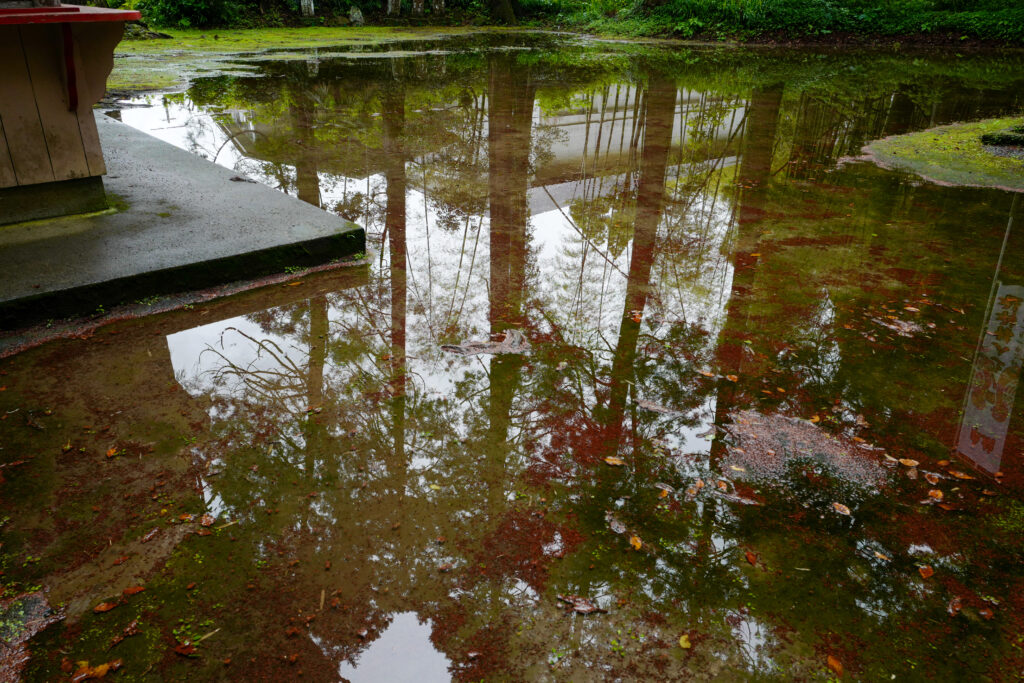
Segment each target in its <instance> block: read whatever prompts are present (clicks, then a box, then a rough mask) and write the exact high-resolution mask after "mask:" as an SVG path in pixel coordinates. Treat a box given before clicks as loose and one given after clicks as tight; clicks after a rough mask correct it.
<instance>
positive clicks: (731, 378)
mask: <svg viewBox="0 0 1024 683" xmlns="http://www.w3.org/2000/svg"><path fill="white" fill-rule="evenodd" d="M725 378H726V379H727V380H729V381H730V382H739V381H740V378H739V377H737V376H736V375H726V376H725Z"/></svg>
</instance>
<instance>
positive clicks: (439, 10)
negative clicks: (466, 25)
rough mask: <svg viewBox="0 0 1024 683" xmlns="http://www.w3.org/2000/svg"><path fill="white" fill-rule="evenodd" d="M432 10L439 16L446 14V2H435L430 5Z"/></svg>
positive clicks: (439, 0)
mask: <svg viewBox="0 0 1024 683" xmlns="http://www.w3.org/2000/svg"><path fill="white" fill-rule="evenodd" d="M430 9H431V10H432V11H433V13H434V14H436V15H438V16H440V15H442V14H444V0H434V1H433V2H432V3H430Z"/></svg>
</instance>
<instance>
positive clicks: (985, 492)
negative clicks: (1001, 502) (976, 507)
mask: <svg viewBox="0 0 1024 683" xmlns="http://www.w3.org/2000/svg"><path fill="white" fill-rule="evenodd" d="M981 495H983V496H997V495H999V494H997V493H996V492H995V491H991V490H989V489H982V491H981Z"/></svg>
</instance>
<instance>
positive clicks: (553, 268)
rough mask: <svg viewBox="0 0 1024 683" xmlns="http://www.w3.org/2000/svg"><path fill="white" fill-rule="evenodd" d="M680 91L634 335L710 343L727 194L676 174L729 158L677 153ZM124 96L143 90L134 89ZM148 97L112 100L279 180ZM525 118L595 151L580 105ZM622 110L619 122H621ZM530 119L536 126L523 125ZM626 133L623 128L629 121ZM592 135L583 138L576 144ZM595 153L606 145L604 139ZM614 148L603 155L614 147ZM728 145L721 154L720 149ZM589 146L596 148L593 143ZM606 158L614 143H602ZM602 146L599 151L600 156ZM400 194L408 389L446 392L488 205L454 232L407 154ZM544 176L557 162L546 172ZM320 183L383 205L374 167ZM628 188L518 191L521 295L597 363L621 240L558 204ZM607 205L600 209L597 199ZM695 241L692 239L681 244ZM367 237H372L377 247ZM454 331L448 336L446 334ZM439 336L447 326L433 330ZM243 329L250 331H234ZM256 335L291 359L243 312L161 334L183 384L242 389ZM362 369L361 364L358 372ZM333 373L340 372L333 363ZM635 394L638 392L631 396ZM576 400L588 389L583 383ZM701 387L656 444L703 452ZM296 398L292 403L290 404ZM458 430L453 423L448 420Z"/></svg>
mask: <svg viewBox="0 0 1024 683" xmlns="http://www.w3.org/2000/svg"><path fill="white" fill-rule="evenodd" d="M631 92H632V91H631V90H629V89H628V88H627V89H626V92H625V93H624V94H623V98H624V99H622V100H621V103H620V105H619V108H618V110H617V111H618V112H619V113H620V114H621V115H617V114H616V113H615V111H612V109H613V108H612V107H609V111H608V114H607V119H606V121H605V123H606V130H604V131H603V134H605V136H606V139H608V140H611V139H613V137H614V134H615V132H616V131H617V130H622V131H626V132H630V131H628V130H627V128H629V127H630V126H633V125H634V123H633V122H632V120H631V116H629V117H627V115H626V114H625V113H623V112H627V111H629V110H630V109H631V107H629V106H628V103H629V102H631V100H630V99H629V97H631V95H629V93H631ZM690 99H693V98H689V99H688V98H687V97H685V96H684V97H681V98H680V101H679V104H678V106H677V113H678V117H677V118H676V119H675V120H674V147H673V149H672V151H671V153H670V158H669V167H668V171H667V174H666V175H667V179H666V180H667V183H666V193H667V194H668V196H669V198H670V200H674V201H668V202H667V203H666V209H665V215H664V217H663V219H662V221H661V225H660V227H659V242H660V241H662V240H663V239H665V238H666V237H667V236H668V235H669V233H671V235H672V237H673V239H675V240H676V241H677V242H678V243H681V244H685V245H689V246H687V247H686V248H684V249H681V250H679V251H678V253H675V254H666V253H661V254H660V255H659V258H658V260H657V261H656V263H655V264H654V266H653V268H652V275H651V278H652V282H653V284H652V293H651V297H650V298H649V300H648V305H647V307H646V311H645V320H644V330H643V331H644V333H646V334H651V335H653V336H654V337H656V338H658V337H661V336H663V334H665V333H667V331H668V330H669V328H670V327H671V325H673V324H675V323H679V322H687V323H690V324H699V325H700V326H702V327H703V328H705V329H706V330H707V331H708V332H709V335H708V336H707V339H708V342H707V343H708V344H714V343H715V339H716V337H717V335H718V332H719V331H720V330H721V328H722V325H723V323H724V320H725V306H726V303H727V301H728V296H729V293H730V291H731V283H732V265H731V262H730V261H729V259H728V258H727V256H726V254H727V253H728V250H729V244H728V241H729V239H730V228H731V225H732V211H733V208H732V205H731V202H729V201H727V200H726V198H724V197H723V196H722V193H720V192H717V191H716V190H715V189H713V188H711V186H710V185H709V186H708V187H707V188H705V189H703V190H697V191H694V190H693V189H686V182H685V180H686V179H687V178H688V177H693V176H697V177H705V176H706V177H708V178H710V177H713V174H714V173H722V174H726V173H729V172H730V168H731V167H732V166H733V165H734V164H735V161H736V158H735V157H734V156H728V157H726V158H721V159H714V158H712V159H709V160H700V159H698V160H697V161H696V162H694V163H683V156H682V152H681V147H682V145H683V143H684V142H686V141H687V140H688V139H689V138H688V137H687V136H689V135H691V134H693V133H694V132H695V130H696V129H695V127H694V124H693V122H688V121H687V119H686V117H687V116H689V113H688V112H689V108H691V107H693V102H690V101H689V100H690ZM136 104H137V105H143V104H145V101H142V100H140V101H136ZM152 104H153V106H149V107H146V106H136V107H132V108H127V109H125V110H123V111H122V113H121V117H122V120H123V121H124V122H125V123H127V124H129V125H132V126H134V127H137V128H141V129H143V130H145V131H147V132H149V133H151V134H153V135H155V136H156V137H158V138H160V139H162V140H164V141H166V142H169V143H171V144H174V145H176V146H178V147H181V148H184V149H187V150H189V151H191V152H193V153H195V154H198V155H200V156H203V157H205V158H207V159H215V160H216V163H218V164H221V165H223V166H225V167H228V168H231V169H233V170H236V171H238V172H239V173H244V174H246V175H248V176H250V177H252V178H254V179H256V180H258V181H260V182H262V183H264V184H267V185H269V186H271V187H278V188H279V189H285V188H280V178H279V177H275V176H271V175H268V173H269V172H270V169H269V168H268V167H267V166H266V164H265V163H264V162H260V161H259V160H254V159H249V158H247V157H246V156H245V144H244V143H245V140H244V138H245V135H246V134H245V133H242V134H241V135H240V136H238V137H234V138H233V137H231V134H230V133H229V132H228V130H227V129H226V128H225V127H224V126H222V125H220V124H219V123H218V122H217V121H216V120H215V119H214V118H213V116H212V115H211V114H210V113H208V112H206V111H203V110H201V109H199V108H197V107H196V106H195V105H193V104H192V103H190V102H188V101H187V100H185V101H183V102H173V101H170V100H166V99H164V100H162V101H159V102H153V103H152ZM601 104H602V102H601V98H600V96H598V97H597V99H596V100H595V105H594V106H595V110H598V109H600V107H601ZM216 115H217V116H218V117H224V116H230V117H231V121H232V125H231V129H232V130H234V131H236V135H237V131H239V130H243V131H244V130H246V129H250V128H252V127H253V126H252V124H251V123H250V122H249V121H248V116H249V114H248V112H245V111H234V110H233V111H229V112H217V113H216ZM535 119H536V125H537V126H554V127H558V128H559V129H560V130H562V131H563V134H561V135H560V136H558V135H556V136H554V137H553V139H554V140H555V143H554V148H553V152H554V156H555V159H554V162H553V163H555V164H556V165H557V164H562V165H565V164H567V163H573V162H574V160H577V159H579V160H582V161H581V162H580V163H581V164H582V167H581V168H580V169H579V170H580V171H583V172H584V173H585V172H586V170H587V169H588V164H590V165H592V164H594V163H595V158H594V157H593V152H589V153H590V154H591V157H588V156H587V154H588V152H587V151H586V145H587V144H588V142H587V139H588V138H587V135H586V134H584V133H583V132H582V131H583V130H584V129H583V127H582V125H583V124H584V123H585V120H586V117H585V116H584V115H582V114H578V113H573V114H565V115H562V116H555V115H552V114H551V113H545V114H542V113H541V112H540V110H539V109H538V110H537V112H536V114H535ZM627 119H630V120H627ZM736 122H737V117H736V116H735V113H733V115H732V117H731V118H730V117H726V118H725V121H724V123H713V124H712V126H713V127H715V128H714V131H713V137H727V136H729V135H730V134H731V133H733V132H734V131H733V129H732V126H735V125H737V123H736ZM536 130H537V129H535V132H536ZM630 135H632V133H631V132H630ZM589 144H590V145H594V144H595V143H594V141H593V140H591V141H590V142H589ZM605 151H606V152H607V153H609V154H610V153H611V152H609V151H608V150H605ZM620 153H621V151H620V152H618V153H616V154H620ZM729 153H730V154H734V152H729ZM598 154H600V150H598ZM613 156H614V155H613ZM606 157H607V154H606ZM407 168H408V172H407V176H408V183H409V184H408V190H407V195H406V226H407V227H406V230H407V253H408V256H407V259H408V261H407V272H408V281H407V283H408V284H407V286H408V291H407V320H406V329H407V335H408V337H407V354H408V370H409V376H410V378H411V382H412V385H413V387H414V389H413V390H414V391H419V392H422V393H423V394H425V395H436V396H450V395H452V394H453V393H454V391H455V387H456V384H457V383H458V382H460V381H462V380H464V379H465V378H466V376H467V373H470V372H486V370H487V368H488V365H489V358H487V357H486V356H484V357H474V358H461V357H453V356H451V355H449V354H445V353H443V352H441V351H440V348H439V347H440V344H441V343H445V342H458V341H464V340H469V339H486V338H487V336H488V333H489V331H490V322H489V319H488V311H489V291H488V290H489V285H490V283H489V273H488V267H489V262H490V261H489V249H488V241H489V240H488V232H489V217H488V215H487V214H486V213H484V214H483V215H476V216H470V217H469V218H468V220H466V221H463V222H462V223H461V224H460V228H458V229H456V230H450V229H449V230H446V229H443V228H441V221H440V217H441V216H440V213H439V211H438V209H439V208H442V209H443V207H439V206H438V205H437V203H436V200H435V199H434V198H433V196H432V193H431V190H430V188H429V187H426V188H425V187H424V182H425V180H424V174H423V170H422V166H421V165H420V164H418V163H417V162H415V161H413V162H410V163H409V165H408V167H407ZM274 172H275V173H278V174H281V175H283V176H284V177H285V178H286V182H287V183H288V187H287V188H286V189H287V190H288V191H290V192H292V193H294V192H295V190H294V179H295V170H294V168H292V167H289V166H286V165H275V169H274ZM556 175H557V174H556ZM319 180H320V195H321V200H322V202H323V203H324V205H326V206H333V205H335V204H337V203H338V202H341V201H343V200H344V199H345V198H346V197H348V196H351V194H352V193H354V192H356V191H362V192H364V193H366V194H367V195H368V196H370V197H373V198H374V200H375V202H377V203H382V202H383V198H384V196H385V193H386V182H385V179H384V177H383V176H381V175H372V176H370V177H368V178H345V177H342V176H339V175H336V174H327V173H320V174H319ZM630 186H632V187H635V176H634V177H633V179H632V180H631V181H630V180H629V179H628V178H627V176H626V175H623V174H621V173H613V174H612V175H606V176H603V177H593V176H589V177H588V176H586V175H584V176H583V178H582V179H581V180H568V181H564V180H563V181H558V182H555V183H553V184H551V185H549V186H547V187H536V186H535V187H532V188H531V189H530V190H529V196H528V203H529V206H530V210H531V213H532V215H531V216H530V218H529V223H528V228H527V229H528V234H529V239H530V244H529V247H530V254H531V257H530V258H531V267H532V268H535V269H536V273H538V274H539V276H538V277H536V278H535V279H534V280H533V281H531V282H529V284H528V287H529V290H530V294H529V297H530V299H531V300H532V301H533V302H535V303H536V305H538V306H539V307H540V308H541V309H542V310H543V311H544V316H543V317H544V318H546V320H535V323H536V324H539V325H540V326H541V329H542V331H550V328H551V327H557V329H558V331H559V333H560V334H561V336H562V338H563V339H565V341H566V343H567V344H570V345H572V346H576V347H580V348H582V349H585V350H587V351H589V352H590V353H592V354H594V355H595V357H597V358H599V359H601V360H602V361H603V362H605V363H610V360H611V352H612V350H613V349H614V347H615V344H616V341H617V338H618V332H619V326H620V325H621V322H622V316H623V309H622V306H623V301H624V300H625V291H626V279H627V278H626V274H627V273H628V271H629V266H630V257H631V245H630V244H629V243H627V244H626V245H625V249H622V250H620V253H618V254H617V255H614V254H612V253H611V252H610V251H609V248H610V247H609V245H608V244H607V243H606V242H605V241H604V239H603V238H601V237H598V238H597V241H593V240H592V239H588V238H586V237H584V236H583V233H582V232H581V230H580V227H579V226H577V225H576V223H575V220H574V218H573V212H572V211H570V207H571V206H573V205H574V203H579V202H583V204H584V205H587V203H588V202H592V201H594V200H595V199H598V198H600V197H609V196H614V195H615V194H616V193H618V192H621V191H622V188H623V187H630ZM610 210H611V209H610ZM380 220H381V216H380V215H379V214H375V215H367V216H366V220H365V221H364V223H365V227H366V228H367V231H368V233H369V234H370V235H374V234H379V233H380V232H381V231H382V229H383V226H382V225H380V224H379V223H380ZM693 245H696V246H693ZM376 246H379V245H376ZM382 251H383V253H379V252H378V253H377V254H372V255H371V259H372V261H373V262H374V265H375V266H378V267H379V268H380V269H381V270H380V272H381V274H382V275H384V276H385V277H386V273H387V270H388V269H389V267H390V264H389V263H388V250H387V247H386V245H385V246H384V248H383V250H382ZM360 315H362V314H360V313H355V312H353V311H352V310H351V307H350V306H349V305H347V304H345V303H340V302H333V303H332V305H331V309H330V313H329V316H330V318H331V320H332V321H333V323H334V324H332V334H336V333H337V330H338V329H353V328H355V327H358V326H359V325H360V323H361V322H363V321H360V320H359V316H360ZM368 322H370V323H371V325H373V326H374V327H375V328H376V329H377V330H384V329H386V328H387V327H388V326H389V324H390V321H388V320H386V314H384V313H382V314H381V319H380V320H374V321H368ZM453 330H454V332H455V334H456V335H457V336H458V337H459V338H457V339H451V338H450V334H451V333H452V331H453ZM446 334H447V335H449V336H446ZM243 335H248V336H249V337H251V338H252V339H246V338H245V337H244V336H243ZM254 340H255V341H254ZM256 341H267V342H270V343H272V344H274V345H276V346H277V347H278V348H279V349H280V352H281V353H283V354H284V355H285V356H286V357H287V358H288V360H289V362H293V363H295V364H296V365H297V366H298V367H304V366H305V364H306V362H307V358H306V357H307V354H308V349H306V348H304V345H300V346H297V345H296V342H295V340H294V339H288V338H285V337H282V336H279V335H268V334H266V333H264V332H263V331H262V330H261V329H260V328H259V326H258V325H257V324H256V323H254V322H251V321H250V320H247V319H246V318H244V317H243V318H235V319H232V320H227V321H221V322H216V323H211V324H209V325H204V326H202V327H198V328H195V329H193V330H187V331H184V332H179V333H177V334H175V335H172V336H171V337H169V338H168V346H169V348H170V350H171V359H172V362H173V364H174V369H175V373H176V375H177V376H178V377H179V379H180V380H181V381H182V383H183V384H184V385H185V386H186V387H187V388H188V389H189V390H190V391H191V392H194V393H220V394H222V395H233V396H236V397H238V396H241V395H242V394H244V393H245V386H244V382H243V381H242V380H241V379H240V378H239V377H238V376H236V375H232V374H225V373H224V372H223V371H224V370H225V369H226V368H227V367H229V365H234V366H236V367H239V368H245V369H248V370H251V371H261V372H276V371H279V370H283V369H284V368H281V367H278V365H277V361H276V360H275V359H274V357H273V356H272V355H271V354H269V353H266V352H265V351H264V350H262V349H261V348H260V346H259V345H258V344H257V343H255V342H256ZM340 370H341V369H339V368H331V367H328V368H326V369H325V375H326V376H327V378H328V380H329V379H330V377H331V376H332V375H334V376H335V379H336V380H344V378H343V377H340V376H337V375H338V374H339V371H340ZM373 370H374V369H373V368H372V367H370V366H369V363H368V362H367V363H366V367H364V368H363V371H371V372H372V371H373ZM345 372H348V370H346V371H345ZM640 397H641V398H642V396H640ZM586 398H587V400H588V402H589V401H593V400H595V399H594V396H593V395H592V393H590V392H589V390H588V396H587V397H586ZM714 404H715V399H714V396H711V397H709V399H708V400H707V401H706V403H705V405H704V406H702V407H701V408H700V409H699V411H698V414H699V415H700V417H701V424H699V425H698V426H697V427H694V428H680V429H676V430H673V431H674V434H673V436H671V437H670V439H669V443H668V444H667V445H668V446H669V447H670V448H672V449H677V450H680V451H682V452H691V453H692V452H700V451H706V450H707V449H708V448H709V447H710V441H709V440H708V439H707V438H705V437H699V436H697V434H699V433H702V432H705V430H706V424H707V423H709V422H710V421H711V420H712V419H713V416H714ZM296 407H298V406H296ZM455 428H456V429H459V426H455Z"/></svg>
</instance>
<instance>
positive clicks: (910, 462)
mask: <svg viewBox="0 0 1024 683" xmlns="http://www.w3.org/2000/svg"><path fill="white" fill-rule="evenodd" d="M900 464H901V465H905V466H906V467H917V466H918V465H920V464H921V463H919V462H918V461H916V460H912V459H911V458H900Z"/></svg>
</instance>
